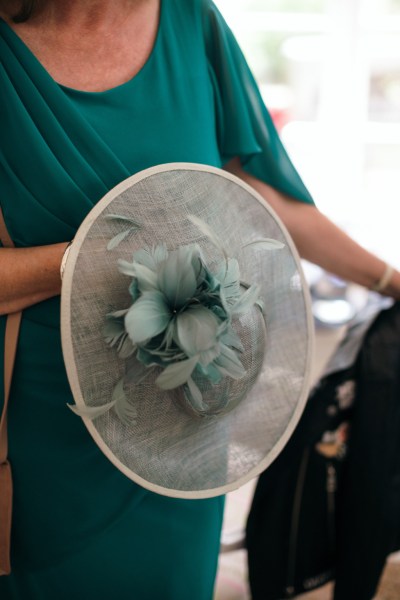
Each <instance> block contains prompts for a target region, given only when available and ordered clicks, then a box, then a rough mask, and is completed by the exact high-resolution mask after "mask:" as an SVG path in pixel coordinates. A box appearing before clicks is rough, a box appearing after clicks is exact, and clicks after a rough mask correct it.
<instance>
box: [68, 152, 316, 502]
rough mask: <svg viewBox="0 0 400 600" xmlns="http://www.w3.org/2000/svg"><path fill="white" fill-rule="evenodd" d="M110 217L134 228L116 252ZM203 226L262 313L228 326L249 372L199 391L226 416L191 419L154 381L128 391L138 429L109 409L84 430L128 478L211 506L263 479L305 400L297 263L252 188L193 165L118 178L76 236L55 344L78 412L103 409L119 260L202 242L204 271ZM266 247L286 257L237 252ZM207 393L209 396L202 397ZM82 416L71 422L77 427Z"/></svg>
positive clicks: (214, 257) (304, 334) (209, 251)
mask: <svg viewBox="0 0 400 600" xmlns="http://www.w3.org/2000/svg"><path fill="white" fill-rule="evenodd" d="M109 214H117V215H123V216H127V217H130V218H132V219H134V220H135V221H136V222H137V223H139V224H140V225H141V228H140V230H139V231H136V232H134V233H132V234H130V235H129V236H128V237H127V238H126V239H125V240H124V241H123V242H122V243H121V244H120V245H119V246H118V247H117V248H116V249H114V250H112V251H108V250H107V249H106V246H107V243H108V242H109V240H110V239H111V238H112V237H113V236H114V235H116V234H117V233H118V232H119V231H121V229H122V228H124V227H126V225H124V224H122V225H121V222H119V221H112V220H108V219H105V218H104V217H105V216H106V215H109ZM188 215H195V216H197V217H199V218H201V219H202V220H203V221H205V222H206V223H207V224H208V225H209V226H210V227H211V228H212V229H213V230H214V232H215V233H216V234H217V236H218V238H219V239H220V240H221V241H222V242H223V245H224V247H225V249H226V251H227V254H228V256H229V257H236V258H237V259H238V261H239V264H240V272H241V279H242V280H244V281H245V282H246V283H248V284H253V283H258V284H259V285H260V286H261V298H262V300H263V301H264V303H265V315H264V316H262V315H261V312H260V311H259V310H258V309H256V308H254V309H253V310H252V311H251V312H250V314H248V315H245V316H244V317H241V319H240V321H239V320H238V321H237V322H236V324H235V329H236V331H237V332H238V333H239V335H240V337H241V340H242V343H243V344H244V346H245V352H244V353H243V355H241V357H240V358H241V361H242V363H243V365H244V366H245V368H246V369H247V370H248V374H247V376H246V377H245V378H244V379H242V380H238V381H234V380H232V379H229V378H225V380H224V381H223V382H222V383H220V384H218V385H216V386H212V385H211V384H207V385H206V386H204V387H203V392H204V393H205V395H206V399H207V401H208V402H210V403H212V397H217V395H218V394H228V395H229V396H230V397H232V398H234V401H235V403H236V404H237V406H235V407H234V408H233V409H232V410H230V411H229V412H227V413H226V414H223V415H215V416H208V417H205V418H198V417H197V418H196V417H193V415H191V414H190V413H189V412H188V411H186V410H184V408H183V406H182V393H181V391H180V390H175V391H174V392H165V391H162V390H160V389H158V388H157V387H156V386H155V384H154V378H152V379H151V378H149V379H148V380H145V382H143V383H142V384H140V385H135V386H133V387H131V388H129V387H128V388H127V389H126V392H127V394H131V395H132V401H133V402H134V403H135V404H136V406H137V414H138V417H137V423H136V425H135V426H126V425H124V424H123V423H122V422H121V421H120V420H119V419H118V417H117V416H116V414H115V412H114V411H113V410H111V411H109V412H108V413H106V414H105V415H103V416H101V417H98V418H96V419H95V420H94V421H88V420H87V419H84V420H85V423H86V425H87V427H88V429H89V431H90V432H91V434H92V435H93V437H94V439H95V441H96V442H97V443H98V444H99V446H100V447H101V449H102V450H103V451H104V452H105V453H106V455H107V456H108V458H110V460H112V462H113V463H114V464H115V465H116V466H117V467H118V468H120V469H121V470H122V471H123V472H124V473H125V474H126V475H127V476H128V477H131V478H132V479H133V480H135V481H137V482H139V483H140V484H142V485H145V486H146V487H148V488H149V489H152V490H154V491H157V492H160V493H164V494H166V495H171V496H179V497H193V498H195V497H209V496H214V495H217V494H221V493H224V492H226V491H229V490H231V489H234V488H236V487H238V486H239V485H241V484H243V483H245V481H247V480H248V479H250V478H251V477H254V476H255V475H256V474H257V473H258V472H259V471H261V470H262V469H264V468H265V467H266V466H267V465H268V464H269V463H270V462H272V460H273V459H274V458H275V456H276V455H277V454H278V452H279V451H280V450H281V449H282V447H283V445H284V443H285V442H286V441H287V439H288V437H289V436H290V433H291V432H292V430H293V428H294V426H295V424H296V423H297V421H298V419H299V417H300V414H301V411H302V409H303V406H304V403H305V401H306V397H307V391H308V378H309V364H310V353H311V338H312V335H311V325H310V322H311V321H310V314H309V306H308V296H307V293H306V292H305V289H304V288H305V284H304V281H303V277H302V274H301V269H300V265H299V261H298V257H297V255H296V253H295V251H294V250H293V245H292V242H291V240H289V239H288V237H287V233H286V231H285V230H284V228H283V227H282V225H281V224H280V222H279V219H277V217H276V216H275V215H274V213H273V212H272V211H271V210H270V209H269V208H268V206H267V205H266V204H265V203H262V202H261V201H260V197H259V196H257V195H256V193H255V192H252V191H251V189H250V188H248V186H245V185H243V184H241V183H239V180H236V178H234V177H232V176H230V175H227V174H225V172H223V171H219V170H218V169H212V168H204V167H200V166H194V165H185V164H183V165H175V166H174V165H171V166H170V167H166V166H162V167H161V168H160V169H149V170H147V171H145V172H143V173H142V174H139V175H136V176H134V177H133V178H130V179H129V180H126V181H125V182H123V183H122V184H120V185H119V186H117V187H116V188H114V190H112V191H111V192H110V193H109V194H107V196H106V197H105V198H104V199H103V200H101V201H100V202H99V203H98V204H97V205H96V207H95V208H94V209H93V211H92V213H91V214H90V215H89V216H88V218H87V219H86V220H85V221H84V223H83V225H82V226H81V228H80V230H79V232H78V235H77V237H76V239H75V242H74V244H73V246H72V248H71V252H70V256H69V259H68V262H67V266H66V270H65V275H64V281H63V292H62V338H63V350H64V357H65V362H66V367H67V372H68V376H69V380H70V384H71V388H72V392H73V394H74V398H75V401H76V404H77V406H78V407H82V406H85V405H87V406H100V405H103V404H106V403H108V402H110V400H111V395H112V390H113V388H114V386H115V385H116V383H117V381H118V380H119V379H120V378H121V377H122V376H123V375H124V372H125V369H126V365H125V363H124V361H123V360H121V359H120V358H119V357H118V355H117V353H116V351H115V350H114V349H113V348H109V347H107V345H106V344H105V341H104V338H103V334H102V329H103V327H104V322H105V315H106V314H107V313H109V312H111V311H113V310H120V309H122V308H127V307H129V306H130V304H131V298H130V296H129V293H128V286H129V283H130V279H129V277H127V276H125V275H122V274H121V273H119V271H118V268H117V261H118V259H119V258H123V259H129V260H130V259H131V258H132V253H133V252H134V251H135V250H138V249H140V248H143V247H144V246H149V245H150V246H151V245H154V244H158V243H162V242H165V243H166V245H167V247H168V249H169V250H173V249H176V248H177V247H178V246H181V245H186V244H190V243H198V244H199V245H200V247H201V249H202V252H203V254H204V256H205V257H206V259H207V263H208V265H209V266H210V267H211V270H212V266H213V265H214V264H215V265H216V264H220V263H221V258H222V257H221V253H220V252H219V251H218V250H217V249H216V248H215V246H214V245H213V244H212V243H211V242H210V241H209V240H208V239H207V238H206V237H205V236H204V235H203V234H202V233H201V232H200V231H199V230H198V229H197V228H196V227H195V226H194V225H193V224H192V223H191V222H190V221H189V219H188ZM264 237H271V238H274V239H276V240H279V241H282V242H284V243H285V247H284V249H282V250H277V251H276V250H274V251H265V250H263V249H260V248H257V247H256V246H254V247H252V246H250V247H247V248H244V249H242V248H241V247H242V245H244V244H246V243H248V242H250V241H252V240H256V239H259V238H264ZM207 386H208V387H207ZM77 418H78V417H77Z"/></svg>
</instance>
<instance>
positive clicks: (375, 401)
mask: <svg viewBox="0 0 400 600" xmlns="http://www.w3.org/2000/svg"><path fill="white" fill-rule="evenodd" d="M353 382H355V383H356V385H355V388H354V385H353ZM353 389H355V394H356V395H355V404H354V407H353V408H351V406H350V404H351V399H352V398H351V396H352V392H353ZM349 419H350V421H351V435H350V437H349V439H348V441H347V444H346V439H345V438H346V435H345V434H346V422H347V421H348V420H349ZM346 445H348V456H347V457H346V459H345V460H343V458H344V455H345V448H346ZM335 483H336V484H337V486H336V485H335ZM399 539H400V303H397V304H396V305H395V306H394V307H393V308H391V309H390V310H387V311H383V312H382V313H381V314H380V315H379V316H378V318H377V319H376V321H375V322H374V324H373V325H372V327H371V328H370V330H369V332H368V334H367V336H366V339H365V341H364V343H363V347H362V349H361V351H360V353H359V356H358V359H357V361H356V364H355V365H354V366H353V367H351V368H350V369H347V370H345V371H341V372H340V373H334V374H332V375H330V376H328V377H326V378H324V379H323V380H322V381H321V383H320V385H319V386H318V388H317V389H316V390H315V391H314V393H313V394H312V396H311V397H310V399H309V402H308V404H307V407H306V410H305V412H304V415H303V417H302V419H301V421H300V423H299V426H298V427H297V429H296V431H295V433H294V435H293V437H292V439H291V440H290V442H289V444H288V445H287V447H286V448H285V450H284V451H283V452H282V453H281V455H280V456H279V457H278V458H277V460H276V461H275V463H274V464H273V465H272V466H271V467H270V468H269V469H268V470H267V471H266V472H264V473H263V474H262V475H261V476H260V479H259V481H258V485H257V488H256V492H255V495H254V499H253V504H252V507H251V511H250V514H249V518H248V523H247V548H248V560H249V579H250V588H251V592H252V597H253V600H278V599H281V598H290V597H293V596H294V595H295V594H299V593H302V592H303V591H306V590H310V589H313V588H315V587H318V586H320V585H323V584H324V583H325V582H326V581H328V580H329V579H332V578H334V577H335V578H336V590H335V600H350V599H351V600H371V598H372V597H373V596H374V593H375V590H376V587H377V585H378V582H379V577H380V574H381V572H382V568H383V566H384V563H385V559H386V557H387V555H388V554H389V553H390V552H392V551H394V550H395V549H396V548H398V547H399ZM335 572H336V574H335Z"/></svg>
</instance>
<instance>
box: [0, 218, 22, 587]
mask: <svg viewBox="0 0 400 600" xmlns="http://www.w3.org/2000/svg"><path fill="white" fill-rule="evenodd" d="M0 241H1V243H2V244H3V246H4V247H6V248H13V247H14V243H13V241H12V239H11V238H10V236H9V234H8V231H7V227H6V224H5V222H4V218H3V213H2V211H1V208H0ZM21 315H22V313H21V312H18V313H13V314H11V315H8V316H7V321H6V332H5V339H4V404H3V412H2V415H1V420H0V575H8V574H9V573H10V571H11V566H10V542H11V514H12V477H11V467H10V463H9V462H8V459H7V454H8V437H7V406H8V399H9V396H10V389H11V380H12V373H13V369H14V362H15V355H16V351H17V343H18V333H19V326H20V322H21Z"/></svg>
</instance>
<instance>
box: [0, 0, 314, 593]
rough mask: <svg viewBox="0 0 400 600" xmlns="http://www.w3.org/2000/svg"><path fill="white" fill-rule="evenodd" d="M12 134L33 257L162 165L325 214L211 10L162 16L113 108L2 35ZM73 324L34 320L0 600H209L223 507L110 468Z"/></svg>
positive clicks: (16, 398)
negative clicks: (240, 173) (7, 571)
mask: <svg viewBox="0 0 400 600" xmlns="http://www.w3.org/2000/svg"><path fill="white" fill-rule="evenodd" d="M0 130H1V138H0V203H1V206H2V209H3V212H4V216H5V219H6V223H7V226H8V229H9V232H10V235H11V236H12V238H13V240H14V241H15V243H16V245H17V246H19V247H30V246H36V245H43V244H53V243H55V242H60V241H66V240H70V239H72V238H73V236H74V234H75V232H76V230H77V228H78V227H79V225H80V223H81V222H82V220H83V219H84V217H85V216H86V214H87V213H88V212H89V211H90V209H91V208H92V207H93V205H94V204H95V203H96V202H97V201H98V200H99V199H100V198H101V197H102V196H103V195H104V194H105V193H106V192H107V191H108V190H109V189H110V188H112V187H113V186H115V185H116V184H117V183H118V182H120V181H121V180H123V179H124V178H126V177H128V176H129V175H132V174H133V173H136V172H138V171H140V170H141V169H144V168H146V167H150V166H152V165H156V164H160V163H167V162H175V161H184V162H186V161H187V162H196V163H204V164H208V165H213V166H216V167H221V166H223V165H224V163H225V162H226V161H228V160H229V159H230V158H232V157H234V156H240V157H241V160H242V163H243V165H244V167H245V169H247V170H248V171H249V172H250V173H252V174H254V175H256V176H258V177H259V178H260V179H262V180H264V181H265V182H267V183H269V184H270V185H272V186H275V187H276V188H278V189H280V190H282V191H283V192H285V193H286V194H289V195H290V196H293V197H295V198H297V199H298V200H300V201H303V202H309V203H311V202H312V200H311V197H310V195H309V193H308V191H307V190H306V188H305V187H304V185H303V183H302V181H301V179H300V177H299V175H298V174H297V172H296V170H295V169H294V167H293V165H292V164H291V162H290V160H289V159H288V157H287V154H286V152H285V150H284V149H283V147H282V145H281V142H280V141H279V138H278V136H277V134H276V131H275V129H274V127H273V125H272V123H271V119H270V117H269V115H268V113H267V111H266V109H265V107H264V106H263V103H262V101H261V98H260V95H259V93H258V91H257V88H256V85H255V83H254V80H253V78H252V76H251V74H250V72H249V70H248V67H247V65H246V63H245V61H244V59H243V56H242V54H241V52H240V50H239V49H238V46H237V44H236V42H235V40H234V38H233V36H232V34H231V32H230V30H229V29H228V27H227V26H226V24H225V22H224V21H223V19H222V17H221V15H220V14H219V12H218V11H217V9H216V7H215V6H214V4H213V3H212V2H211V0H162V1H161V16H160V24H159V30H158V35H157V39H156V42H155V45H154V48H153V50H152V53H151V55H150V57H149V59H148V61H147V62H146V64H145V65H144V67H143V68H142V69H141V71H140V72H139V73H138V74H137V75H136V76H135V77H134V78H133V79H132V80H130V81H128V82H127V83H125V84H123V85H120V86H118V87H116V88H113V89H111V90H108V91H105V92H99V93H91V92H80V91H76V90H73V89H69V88H65V87H63V86H61V85H58V84H57V83H56V82H55V81H54V80H53V79H52V78H51V77H50V75H49V74H48V73H47V72H46V70H45V69H44V68H43V66H42V65H41V64H40V63H39V62H38V61H37V59H36V58H35V57H34V56H33V55H32V53H31V52H30V51H29V49H28V48H27V47H26V46H25V45H24V43H23V42H22V41H21V40H20V39H19V38H18V36H17V35H16V34H15V33H14V32H13V31H12V30H11V29H10V28H9V27H8V26H7V24H6V23H5V22H4V21H0ZM59 320H60V303H59V298H53V299H51V300H48V301H46V302H41V303H39V304H36V305H35V306H32V307H30V308H28V309H26V310H25V311H24V314H23V319H22V326H21V333H20V338H19V345H18V353H17V360H16V367H15V374H14V379H13V385H12V394H11V398H10V408H9V455H10V461H11V464H12V468H13V475H14V488H15V490H14V507H13V511H14V512H13V531H12V556H11V560H12V574H11V575H10V576H7V577H1V578H0V598H1V599H2V600H14V599H15V600H54V599H57V600H67V599H68V600H70V599H71V598H76V599H78V600H80V599H92V598H93V599H94V598H95V599H96V600H109V599H110V598H117V599H118V600H125V599H128V598H129V599H135V600H156V599H157V600H158V599H162V600H187V599H188V598H190V599H191V600H210V599H211V598H212V594H213V585H214V579H215V573H216V567H217V559H218V548H219V537H220V530H221V524H222V516H223V498H212V499H209V500H178V499H171V498H166V497H163V496H159V495H156V494H154V493H151V492H148V491H146V490H144V489H143V488H141V487H140V486H138V485H136V484H135V483H133V482H132V481H130V480H129V479H127V478H126V477H125V476H124V475H123V474H121V473H120V472H119V471H118V470H117V469H116V468H115V467H114V466H113V465H112V464H111V463H110V462H109V461H108V460H107V458H106V457H105V456H104V455H103V454H102V453H101V451H100V450H99V449H98V447H97V446H96V444H95V443H94V442H93V440H92V438H91V437H90V435H89V433H88V432H87V430H86V428H85V426H84V425H83V423H82V421H81V420H80V419H79V417H77V416H75V415H74V414H73V413H72V412H71V411H70V410H69V409H68V408H67V404H68V403H72V402H73V401H72V398H71V393H70V389H69V386H68V382H67V378H66V374H65V369H64V363H63V358H62V353H61V345H60V328H59ZM4 325H5V317H1V318H0V379H2V378H3V373H2V365H3V338H4ZM0 385H1V387H0V389H1V390H3V385H2V381H0Z"/></svg>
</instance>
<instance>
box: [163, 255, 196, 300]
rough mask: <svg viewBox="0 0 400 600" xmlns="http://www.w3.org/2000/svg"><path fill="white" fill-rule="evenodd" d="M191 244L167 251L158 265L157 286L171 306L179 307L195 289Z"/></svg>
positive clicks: (188, 298) (190, 296)
mask: <svg viewBox="0 0 400 600" xmlns="http://www.w3.org/2000/svg"><path fill="white" fill-rule="evenodd" d="M194 252H195V248H194V247H193V246H181V247H180V248H178V249H177V250H174V251H173V252H170V253H169V256H168V258H167V260H166V261H165V262H164V263H162V264H161V265H160V270H159V277H158V288H159V289H160V290H161V291H162V292H163V293H164V294H165V296H166V298H167V299H168V302H169V305H170V307H171V308H176V309H179V308H181V307H182V306H183V305H184V304H185V303H186V302H187V301H188V300H190V298H192V296H193V295H194V293H195V291H196V286H197V282H196V271H195V268H194V266H193V263H192V260H193V254H194Z"/></svg>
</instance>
